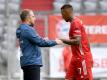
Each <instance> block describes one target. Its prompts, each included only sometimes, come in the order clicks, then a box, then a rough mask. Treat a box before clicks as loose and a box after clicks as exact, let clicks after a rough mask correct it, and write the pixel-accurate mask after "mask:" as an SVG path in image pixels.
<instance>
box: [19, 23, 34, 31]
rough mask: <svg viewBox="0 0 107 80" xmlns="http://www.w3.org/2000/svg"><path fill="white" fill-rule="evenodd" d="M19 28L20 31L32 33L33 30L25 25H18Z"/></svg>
mask: <svg viewBox="0 0 107 80" xmlns="http://www.w3.org/2000/svg"><path fill="white" fill-rule="evenodd" d="M19 28H20V29H21V30H28V31H32V30H33V28H32V27H31V26H29V25H27V24H20V26H19Z"/></svg>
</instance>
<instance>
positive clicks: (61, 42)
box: [55, 39, 64, 45]
mask: <svg viewBox="0 0 107 80" xmlns="http://www.w3.org/2000/svg"><path fill="white" fill-rule="evenodd" d="M55 41H56V43H57V44H58V45H62V44H64V43H63V41H62V40H60V39H55Z"/></svg>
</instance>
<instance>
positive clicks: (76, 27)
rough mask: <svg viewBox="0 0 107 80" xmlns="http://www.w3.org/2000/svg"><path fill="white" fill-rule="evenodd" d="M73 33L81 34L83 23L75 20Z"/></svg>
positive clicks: (75, 34)
mask: <svg viewBox="0 0 107 80" xmlns="http://www.w3.org/2000/svg"><path fill="white" fill-rule="evenodd" d="M72 25H73V35H74V36H81V23H79V22H73V24H72Z"/></svg>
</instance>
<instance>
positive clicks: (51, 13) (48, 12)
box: [0, 0, 107, 80]
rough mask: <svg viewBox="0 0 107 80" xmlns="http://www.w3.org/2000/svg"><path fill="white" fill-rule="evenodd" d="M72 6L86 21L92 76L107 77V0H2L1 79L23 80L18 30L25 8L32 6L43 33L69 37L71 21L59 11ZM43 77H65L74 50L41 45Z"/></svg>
mask: <svg viewBox="0 0 107 80" xmlns="http://www.w3.org/2000/svg"><path fill="white" fill-rule="evenodd" d="M66 3H69V4H71V5H72V6H73V8H74V12H75V16H77V17H79V18H80V19H81V20H82V22H83V23H84V26H85V29H86V32H87V35H88V38H89V41H90V44H91V50H92V54H93V57H94V68H93V77H94V79H95V80H107V20H106V19H107V0H0V80H23V78H22V76H23V75H22V74H23V72H22V70H21V69H20V63H19V62H20V49H19V45H18V42H17V39H16V34H15V31H16V29H17V27H18V26H19V22H20V18H19V14H20V11H21V10H22V9H32V10H33V11H34V13H35V16H36V24H35V29H36V30H37V31H38V33H39V34H40V36H42V37H49V39H55V38H68V32H69V26H70V23H66V22H65V21H64V20H63V19H62V17H61V14H60V8H61V6H62V5H64V4H66ZM42 57H43V64H44V66H43V67H42V69H41V80H64V76H65V70H66V68H67V66H68V64H69V61H70V58H71V57H72V53H71V51H70V47H69V46H55V47H52V48H42Z"/></svg>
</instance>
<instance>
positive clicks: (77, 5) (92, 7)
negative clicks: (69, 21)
mask: <svg viewBox="0 0 107 80" xmlns="http://www.w3.org/2000/svg"><path fill="white" fill-rule="evenodd" d="M65 3H69V4H71V5H72V6H73V8H74V11H75V12H79V13H90V12H91V13H107V0H55V1H54V3H53V5H54V10H55V11H60V7H61V6H62V5H63V4H65Z"/></svg>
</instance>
